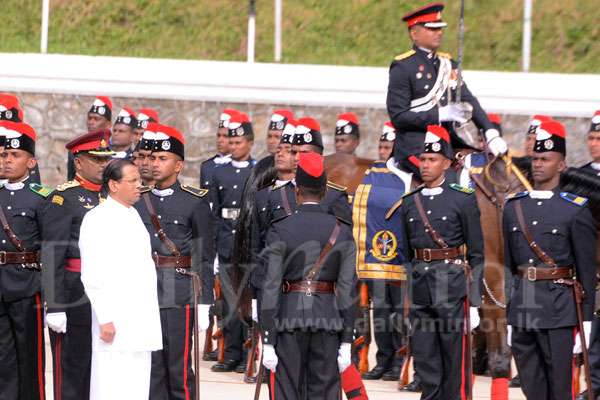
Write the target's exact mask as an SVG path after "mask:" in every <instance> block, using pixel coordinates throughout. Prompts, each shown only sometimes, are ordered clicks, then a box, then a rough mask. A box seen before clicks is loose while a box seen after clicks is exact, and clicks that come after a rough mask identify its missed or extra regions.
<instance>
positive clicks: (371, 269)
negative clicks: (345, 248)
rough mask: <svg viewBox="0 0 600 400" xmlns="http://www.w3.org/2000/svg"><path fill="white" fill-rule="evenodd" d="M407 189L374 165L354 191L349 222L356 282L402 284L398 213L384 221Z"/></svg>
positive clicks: (387, 171) (381, 166)
mask: <svg viewBox="0 0 600 400" xmlns="http://www.w3.org/2000/svg"><path fill="white" fill-rule="evenodd" d="M407 189H408V188H407V187H406V184H405V183H404V182H403V181H402V179H400V178H399V177H398V176H396V175H395V174H394V173H393V172H392V171H390V170H389V169H388V168H387V167H386V165H385V163H383V162H376V163H374V164H373V166H372V167H371V168H369V169H368V170H367V172H366V173H365V177H364V178H363V181H362V183H361V184H360V185H359V186H358V188H357V189H356V193H355V196H354V203H353V208H352V218H353V223H354V228H353V233H354V240H355V241H356V247H357V262H356V271H357V275H358V278H359V279H388V280H406V270H405V267H404V263H405V261H406V260H405V259H404V253H403V247H402V246H403V244H404V239H403V236H402V230H401V219H400V213H395V214H394V215H393V216H392V218H390V219H388V220H386V218H385V217H386V212H387V211H388V210H389V209H390V208H391V207H392V206H393V205H394V203H395V202H396V201H397V200H398V199H399V198H401V197H402V196H403V195H404V193H405V192H406V191H407Z"/></svg>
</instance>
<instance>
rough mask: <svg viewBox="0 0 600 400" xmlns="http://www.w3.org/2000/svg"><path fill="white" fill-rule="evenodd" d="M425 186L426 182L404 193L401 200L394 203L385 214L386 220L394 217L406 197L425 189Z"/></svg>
mask: <svg viewBox="0 0 600 400" xmlns="http://www.w3.org/2000/svg"><path fill="white" fill-rule="evenodd" d="M424 187H425V184H422V185H419V186H417V187H416V188H414V189H413V190H411V191H410V192H407V193H404V195H403V196H402V197H400V200H398V201H397V202H396V203H394V205H393V206H392V207H391V208H390V209H389V210H388V212H387V213H386V214H385V219H386V220H387V219H390V218H391V217H392V215H394V213H395V212H396V210H397V209H399V208H400V206H401V205H402V202H403V201H404V198H405V197H408V196H412V195H413V194H415V193H419V192H420V191H421V190H423V188H424Z"/></svg>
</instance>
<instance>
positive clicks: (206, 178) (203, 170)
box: [200, 108, 238, 189]
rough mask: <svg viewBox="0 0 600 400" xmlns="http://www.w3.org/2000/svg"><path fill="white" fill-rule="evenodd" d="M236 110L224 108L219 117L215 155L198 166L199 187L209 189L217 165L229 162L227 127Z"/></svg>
mask: <svg viewBox="0 0 600 400" xmlns="http://www.w3.org/2000/svg"><path fill="white" fill-rule="evenodd" d="M237 112H238V111H237V110H234V109H231V108H226V109H224V110H223V112H222V113H221V115H220V116H219V128H218V129H217V154H215V155H214V156H212V157H211V158H209V159H208V160H206V161H203V162H202V164H200V187H201V188H203V189H209V188H210V185H211V181H212V177H213V175H214V172H215V168H216V167H217V166H219V165H223V164H227V163H230V162H231V152H230V150H229V135H228V134H227V127H228V126H229V119H230V118H231V115H233V114H235V113H237Z"/></svg>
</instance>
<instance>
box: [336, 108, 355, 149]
mask: <svg viewBox="0 0 600 400" xmlns="http://www.w3.org/2000/svg"><path fill="white" fill-rule="evenodd" d="M359 144H360V124H359V122H358V117H357V116H356V114H354V113H353V112H348V113H343V114H340V115H338V117H337V121H336V123H335V151H336V153H345V154H352V155H354V153H355V152H356V148H357V147H358V145H359Z"/></svg>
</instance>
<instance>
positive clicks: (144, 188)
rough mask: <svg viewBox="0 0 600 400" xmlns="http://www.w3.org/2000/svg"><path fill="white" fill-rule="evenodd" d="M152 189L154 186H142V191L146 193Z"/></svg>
mask: <svg viewBox="0 0 600 400" xmlns="http://www.w3.org/2000/svg"><path fill="white" fill-rule="evenodd" d="M151 190H152V186H142V187H141V188H140V193H146V192H149V191H151Z"/></svg>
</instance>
